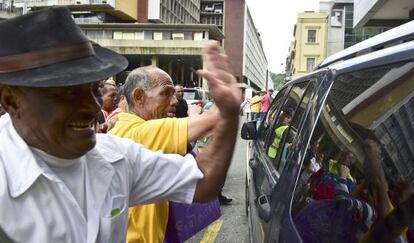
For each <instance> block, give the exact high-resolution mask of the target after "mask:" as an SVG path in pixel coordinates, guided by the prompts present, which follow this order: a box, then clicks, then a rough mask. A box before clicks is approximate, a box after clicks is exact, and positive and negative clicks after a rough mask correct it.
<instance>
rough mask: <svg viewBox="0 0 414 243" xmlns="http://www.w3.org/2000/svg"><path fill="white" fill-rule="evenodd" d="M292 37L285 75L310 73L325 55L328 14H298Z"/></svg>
mask: <svg viewBox="0 0 414 243" xmlns="http://www.w3.org/2000/svg"><path fill="white" fill-rule="evenodd" d="M293 36H294V41H293V42H292V44H291V45H290V47H289V57H288V58H287V63H286V75H287V76H301V75H304V74H306V73H308V72H310V71H312V70H313V68H314V67H315V66H316V65H317V64H319V63H320V62H321V61H322V60H323V59H324V58H325V57H326V55H327V36H328V14H327V13H315V12H304V13H299V14H298V20H297V23H296V24H295V27H294V30H293Z"/></svg>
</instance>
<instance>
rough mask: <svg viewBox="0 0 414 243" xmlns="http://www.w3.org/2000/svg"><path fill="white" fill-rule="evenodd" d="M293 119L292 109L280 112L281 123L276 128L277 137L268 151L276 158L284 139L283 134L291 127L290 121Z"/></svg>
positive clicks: (271, 156)
mask: <svg viewBox="0 0 414 243" xmlns="http://www.w3.org/2000/svg"><path fill="white" fill-rule="evenodd" d="M291 120H292V111H291V110H288V109H287V110H285V111H282V113H281V114H280V119H279V124H278V126H277V128H276V129H275V138H274V140H273V142H272V144H271V145H270V147H269V150H268V151H267V155H268V156H269V157H270V158H272V159H274V158H276V155H277V151H278V149H279V146H280V142H281V141H282V137H283V134H284V133H285V131H286V129H287V128H288V127H289V124H290V121H291Z"/></svg>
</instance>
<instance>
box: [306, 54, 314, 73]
mask: <svg viewBox="0 0 414 243" xmlns="http://www.w3.org/2000/svg"><path fill="white" fill-rule="evenodd" d="M314 67H315V58H314V57H308V58H306V72H311V71H312V70H313V68H314Z"/></svg>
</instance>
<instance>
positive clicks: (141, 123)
mask: <svg viewBox="0 0 414 243" xmlns="http://www.w3.org/2000/svg"><path fill="white" fill-rule="evenodd" d="M108 133H109V134H113V135H116V136H119V137H123V138H130V139H132V140H134V141H135V142H137V143H141V144H142V145H144V147H146V148H148V149H151V150H154V151H156V150H161V151H162V152H164V153H175V154H181V155H184V154H185V153H186V152H187V151H186V150H187V141H188V138H187V137H188V118H164V119H156V120H149V121H145V120H143V119H141V118H140V117H138V116H136V115H134V114H130V113H125V112H121V113H119V114H118V121H117V122H116V124H115V126H114V128H112V129H111V130H110V131H109V132H108ZM167 222H168V202H161V203H156V204H149V205H143V206H136V207H131V208H129V209H128V232H127V242H129V243H132V242H134V243H135V242H142V243H157V242H160V243H161V242H163V240H164V236H165V231H166V228H167Z"/></svg>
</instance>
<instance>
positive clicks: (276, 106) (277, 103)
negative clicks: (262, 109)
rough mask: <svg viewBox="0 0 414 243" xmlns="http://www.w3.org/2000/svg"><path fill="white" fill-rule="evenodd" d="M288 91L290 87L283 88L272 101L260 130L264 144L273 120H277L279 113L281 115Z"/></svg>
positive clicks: (260, 137)
mask: <svg viewBox="0 0 414 243" xmlns="http://www.w3.org/2000/svg"><path fill="white" fill-rule="evenodd" d="M288 91H289V88H283V89H282V90H280V91H279V92H278V93H277V95H276V97H275V99H274V100H273V102H272V105H271V106H270V109H269V111H268V112H267V114H266V117H265V119H264V121H263V125H262V127H261V129H260V131H259V140H261V142H262V144H263V143H264V142H265V140H266V138H268V137H269V135H270V131H271V128H272V125H273V122H274V121H275V119H276V117H277V115H279V111H280V108H281V107H282V104H283V102H284V101H285V96H286V93H287V92H288Z"/></svg>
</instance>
